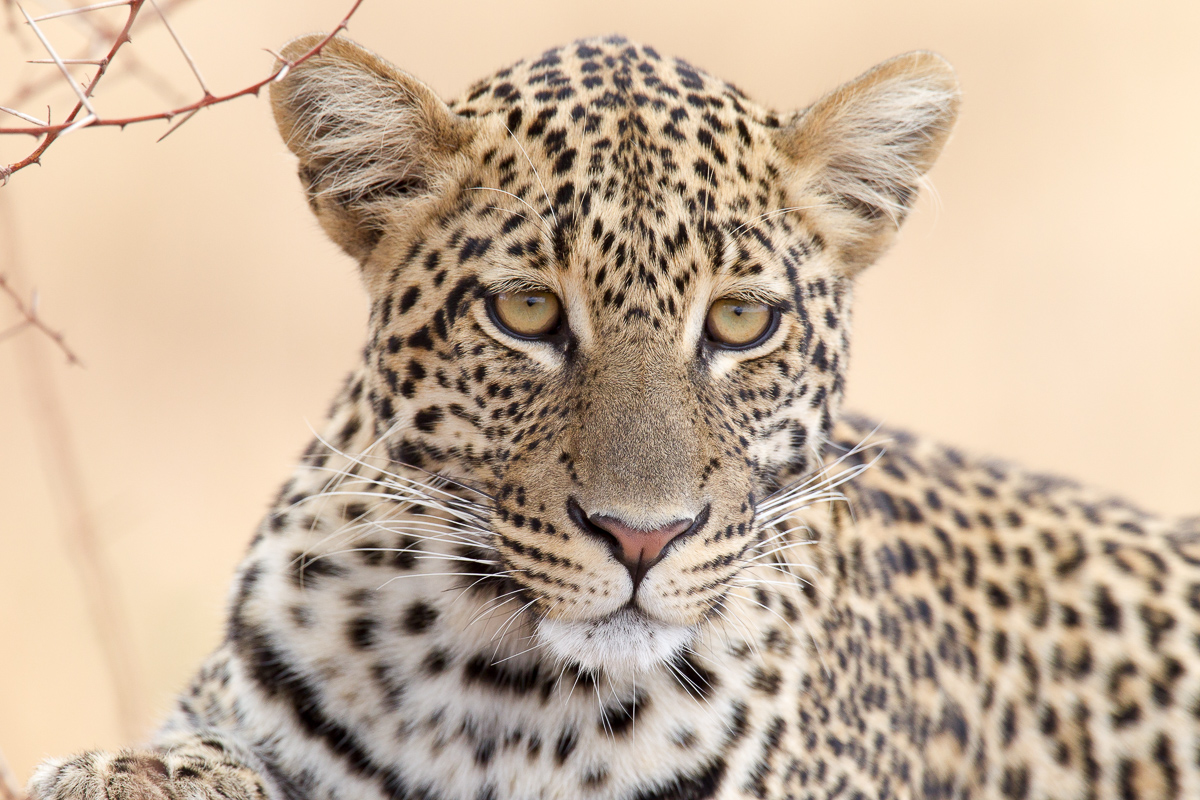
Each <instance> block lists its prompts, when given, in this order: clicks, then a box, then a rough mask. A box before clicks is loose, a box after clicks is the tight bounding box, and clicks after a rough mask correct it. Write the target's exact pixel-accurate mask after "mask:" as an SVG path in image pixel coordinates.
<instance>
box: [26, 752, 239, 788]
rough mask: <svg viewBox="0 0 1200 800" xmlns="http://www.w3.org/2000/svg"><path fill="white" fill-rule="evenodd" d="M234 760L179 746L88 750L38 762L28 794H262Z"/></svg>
mask: <svg viewBox="0 0 1200 800" xmlns="http://www.w3.org/2000/svg"><path fill="white" fill-rule="evenodd" d="M244 773H245V771H244V770H242V769H239V768H238V767H237V766H236V765H234V764H230V763H223V762H220V761H213V760H209V759H205V758H202V757H198V756H194V755H186V754H181V753H177V752H174V753H172V752H166V753H161V752H154V751H149V750H122V751H121V752H119V753H105V752H100V751H90V752H87V753H83V754H82V755H79V756H76V757H74V758H68V759H54V760H51V761H47V762H45V763H44V764H42V765H41V766H40V767H38V769H37V771H36V772H34V774H33V778H32V780H30V782H29V800H261V798H262V797H263V792H262V791H261V787H259V786H258V785H257V783H256V782H255V783H253V784H252V785H249V786H248V785H247V782H246V780H245V778H246V775H245V774H244Z"/></svg>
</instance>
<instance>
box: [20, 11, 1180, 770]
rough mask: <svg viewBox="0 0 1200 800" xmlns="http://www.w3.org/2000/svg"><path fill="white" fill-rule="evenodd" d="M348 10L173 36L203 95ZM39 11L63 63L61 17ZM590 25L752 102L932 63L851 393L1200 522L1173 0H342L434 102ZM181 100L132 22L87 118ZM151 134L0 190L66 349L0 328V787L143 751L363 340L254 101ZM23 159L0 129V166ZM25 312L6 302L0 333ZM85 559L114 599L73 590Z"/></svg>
mask: <svg viewBox="0 0 1200 800" xmlns="http://www.w3.org/2000/svg"><path fill="white" fill-rule="evenodd" d="M349 5H350V3H349V1H348V0H346V2H335V0H320V1H319V2H317V1H315V0H314V1H312V2H310V1H308V0H286V2H284V0H258V2H254V3H247V2H244V1H243V0H192V1H191V2H184V3H177V4H176V5H175V6H174V7H172V8H171V10H170V18H171V21H172V23H173V25H174V28H175V30H176V32H177V33H178V34H179V36H180V38H181V39H182V40H183V41H184V42H185V44H186V45H187V47H188V49H189V51H190V52H191V54H192V56H193V57H194V59H195V61H196V63H197V64H198V65H199V66H200V68H201V69H202V70H203V73H204V78H205V80H206V81H207V83H208V84H209V86H210V87H211V88H212V90H213V91H214V93H223V92H228V91H231V90H234V89H238V88H241V87H242V86H245V85H247V84H250V83H252V82H254V81H256V80H258V79H260V78H263V77H265V76H266V75H267V74H269V70H270V67H271V63H272V57H271V56H270V55H268V54H266V53H264V52H263V50H262V48H264V47H271V48H276V49H277V48H278V47H280V46H281V45H282V44H283V43H284V42H285V41H287V40H288V39H289V38H291V37H293V36H295V35H298V34H300V33H305V32H309V31H313V30H328V29H329V28H331V27H332V26H333V25H335V24H336V23H337V21H338V20H339V19H340V18H341V17H342V16H343V14H344V13H345V12H346V10H347V9H348V7H349ZM3 6H4V8H3V13H4V14H6V15H7V17H6V19H7V21H8V25H7V27H5V28H4V29H2V30H0V104H4V105H7V102H6V100H8V99H9V98H11V97H12V96H13V93H14V92H16V91H17V90H18V89H19V88H20V87H22V86H26V85H28V84H29V82H30V81H31V80H37V79H39V78H38V76H45V75H46V74H47V73H46V71H47V70H54V67H53V66H45V65H24V64H23V62H24V60H25V59H27V58H39V57H43V56H42V55H41V54H40V53H39V52H38V51H37V49H36V45H37V42H36V40H35V39H33V37H31V36H30V35H29V32H28V30H27V29H22V27H23V26H21V25H19V24H17V23H16V19H19V17H17V16H15V14H14V7H15V4H14V3H12V2H11V0H4V3H3ZM28 7H29V8H30V10H31V11H32V12H35V13H36V12H38V11H40V12H43V13H44V12H47V11H54V10H58V9H61V8H65V7H67V4H66V3H65V2H61V0H60V2H52V0H45V2H43V3H41V4H38V3H37V2H34V0H30V2H29V3H28ZM103 13H105V14H109V15H110V16H108V17H105V18H104V19H106V20H108V21H109V23H110V24H112V25H113V26H115V27H118V28H119V25H120V23H121V21H122V20H123V19H124V14H125V12H124V10H122V9H116V10H113V11H107V12H103ZM44 25H45V29H46V30H47V32H48V33H51V34H52V35H53V36H55V37H62V38H61V39H57V38H56V39H55V41H56V42H57V41H61V42H63V45H62V47H63V50H64V55H66V54H67V53H66V52H65V51H70V50H71V49H72V46H71V45H70V44H69V43H70V42H71V41H72V40H71V39H70V37H71V36H77V35H78V33H79V31H80V30H81V29H80V28H79V27H78V25H77V23H76V22H73V21H71V19H70V18H68V19H66V20H58V21H56V22H53V23H52V22H51V21H47V22H46V23H44ZM52 25H57V26H58V27H52ZM613 31H616V32H622V33H624V34H625V35H627V36H629V37H631V38H635V39H640V40H642V41H646V42H648V43H652V44H654V45H655V46H656V47H657V48H658V49H659V50H660V51H661V52H662V53H664V54H672V55H679V56H682V57H684V58H686V59H688V60H689V61H691V62H693V63H694V64H696V65H698V66H701V67H703V68H705V69H707V70H708V71H709V72H711V73H713V74H715V75H717V76H720V77H723V78H725V79H727V80H730V81H732V82H733V83H735V84H737V85H738V86H739V87H740V88H742V89H743V90H744V91H746V92H747V93H749V94H750V95H751V96H753V97H755V98H757V99H758V100H760V101H762V102H764V103H765V104H767V105H770V106H773V107H776V108H779V109H792V108H798V107H801V106H803V105H806V104H807V103H809V102H811V101H813V100H814V99H816V98H817V97H818V96H819V95H820V94H821V93H822V92H824V91H826V90H828V89H830V88H832V87H834V86H835V85H837V84H838V83H840V82H842V81H844V80H847V79H849V78H851V77H853V76H855V75H856V74H858V73H859V72H861V71H863V70H865V69H866V68H868V67H870V66H871V65H873V64H875V63H876V62H878V61H880V60H882V59H885V58H887V57H889V56H892V55H895V54H897V53H900V52H903V51H906V50H912V49H917V48H924V49H933V50H937V51H939V52H941V53H943V54H944V55H945V56H947V57H948V58H949V59H950V61H951V62H952V63H954V64H955V65H956V66H957V68H958V70H959V74H960V77H961V80H962V85H963V90H964V94H965V102H964V104H963V108H962V117H961V120H960V122H959V125H958V128H957V131H956V133H955V134H954V137H953V138H952V139H951V141H950V143H949V145H948V147H947V148H946V151H945V153H944V155H943V157H942V160H941V162H940V163H939V164H938V166H937V167H936V168H935V169H934V171H933V173H932V175H931V178H932V182H933V185H934V187H935V188H936V193H935V194H936V196H934V195H929V194H927V195H926V196H924V197H923V198H922V199H921V201H920V204H919V207H918V210H917V211H916V213H915V214H914V215H913V216H912V218H911V219H910V221H909V223H908V225H907V228H906V231H905V232H904V234H903V235H902V237H901V238H900V241H899V243H898V244H897V246H896V247H895V248H894V250H893V251H892V252H891V253H890V254H889V255H888V256H886V257H885V258H884V259H883V260H882V261H881V262H880V263H879V264H877V265H876V266H875V267H873V268H872V269H871V270H869V271H868V272H867V273H866V274H865V275H864V277H863V278H862V280H861V282H860V290H859V293H858V303H857V308H856V312H855V314H856V332H855V336H854V347H855V349H854V360H853V366H852V369H851V375H850V381H849V386H850V389H849V397H850V400H849V402H850V405H851V406H852V407H855V408H858V409H861V410H864V411H867V412H869V413H871V414H873V415H875V416H877V417H879V418H881V419H883V420H885V421H886V422H888V423H890V424H894V425H902V426H908V427H911V428H915V429H917V430H920V431H923V432H926V433H929V434H932V435H934V436H936V437H937V438H939V439H942V440H945V441H948V442H952V443H955V444H959V445H962V446H965V447H968V448H971V449H974V450H976V451H984V452H988V453H991V454H994V455H998V456H1001V457H1003V458H1006V459H1012V460H1018V461H1021V462H1024V463H1026V464H1028V465H1030V466H1033V467H1036V468H1038V469H1042V470H1047V471H1052V472H1058V473H1064V474H1068V475H1071V476H1075V477H1077V478H1080V479H1083V480H1085V481H1087V482H1090V483H1094V484H1098V485H1100V486H1102V487H1106V488H1108V489H1111V490H1114V491H1116V492H1119V493H1121V494H1123V495H1125V496H1126V497H1128V498H1129V499H1131V500H1133V501H1134V502H1136V503H1139V504H1141V505H1144V506H1146V507H1148V508H1150V509H1155V510H1159V511H1162V512H1167V513H1173V514H1185V513H1192V514H1194V513H1200V490H1198V489H1197V487H1198V486H1200V460H1197V457H1196V454H1197V453H1200V416H1198V415H1197V414H1196V411H1197V409H1200V252H1198V248H1200V244H1198V242H1200V238H1198V237H1197V235H1196V231H1197V224H1198V218H1200V193H1198V192H1197V190H1196V187H1197V186H1200V136H1198V135H1197V130H1198V128H1200V91H1197V86H1198V85H1200V4H1196V3H1193V2H1182V1H1181V2H1175V3H1154V2H1144V3H1138V4H1136V7H1135V4H1132V3H1118V2H1104V1H1103V0H1076V1H1075V2H1045V0H1035V1H1033V2H1004V3H999V2H978V3H962V2H957V1H952V0H947V1H946V2H933V1H926V0H920V1H917V0H910V1H909V2H905V3H895V2H882V1H881V2H853V1H846V0H840V1H839V2H836V3H834V2H832V1H828V2H822V3H815V2H802V1H801V0H791V1H790V2H777V3H771V2H758V1H757V0H739V2H736V3H732V2H700V1H698V0H687V2H676V3H666V2H664V3H656V2H647V0H606V2H604V3H587V4H584V3H564V2H561V0H539V1H537V2H534V1H533V0H530V1H528V2H526V1H524V0H509V2H505V3H482V2H481V3H467V2H447V1H445V0H443V1H442V2H438V3H428V2H423V3H415V2H412V3H409V2H395V1H394V0H367V2H366V3H365V4H364V5H363V6H362V8H361V9H360V10H359V11H358V13H357V14H356V15H355V17H354V18H353V20H352V21H351V24H350V35H351V36H352V37H353V38H355V39H357V40H358V41H360V42H362V43H363V44H365V45H367V46H368V47H370V48H372V49H374V50H376V51H378V52H379V53H381V54H382V55H384V56H385V57H387V58H389V59H391V60H392V61H394V62H395V63H396V64H397V65H399V66H401V67H403V68H404V69H406V70H408V71H410V72H412V73H414V74H415V75H417V76H418V77H420V78H422V79H424V80H425V81H427V82H428V83H430V84H431V85H432V86H433V87H434V88H435V89H436V90H437V91H438V92H440V93H441V94H442V95H443V96H445V97H448V98H449V97H452V96H455V95H457V94H458V93H459V92H461V91H462V90H463V89H465V88H466V87H467V85H468V84H469V83H470V82H471V81H473V80H474V79H476V78H479V77H482V76H484V75H485V74H487V73H490V72H492V71H494V70H495V69H497V68H499V67H501V66H503V65H505V64H507V63H509V62H511V61H514V60H516V59H518V58H520V57H523V56H526V55H532V54H536V53H538V52H540V51H541V50H543V49H545V48H547V47H549V46H551V45H556V44H560V43H563V42H566V41H569V40H571V39H575V38H578V37H581V36H586V35H593V34H599V33H608V32H613ZM78 41H82V40H78ZM125 56H134V57H136V63H135V62H134V61H131V62H130V64H131V68H130V69H127V70H126V71H124V72H122V67H121V64H122V61H121V59H122V58H123V57H125ZM79 74H81V75H89V74H90V72H88V70H86V69H84V70H83V71H82V72H79ZM50 80H51V82H53V80H54V79H53V76H52V75H51V78H50ZM59 83H60V84H61V85H60V86H59V87H58V88H57V89H56V90H55V91H53V92H51V93H49V94H47V95H39V96H38V98H37V99H35V100H31V101H30V103H28V104H27V105H26V106H23V107H22V110H23V111H25V112H26V113H29V114H33V115H35V116H39V117H43V115H44V106H45V103H46V102H47V100H46V98H50V101H51V105H52V106H53V109H54V112H53V113H54V119H55V120H58V119H61V118H62V117H63V115H64V114H65V112H66V110H68V109H69V108H70V102H69V99H70V97H71V95H70V93H69V90H68V89H66V88H65V83H63V82H62V81H61V79H60V81H59ZM197 97H199V90H198V88H197V85H196V83H195V79H194V78H193V77H192V76H191V73H190V72H189V70H188V67H187V64H186V62H185V61H184V60H183V58H182V57H181V56H180V54H179V51H178V50H177V49H176V48H175V46H174V44H172V42H171V40H170V38H169V36H168V34H167V33H166V31H165V30H163V29H162V27H161V25H157V24H155V20H154V15H153V13H152V12H150V10H149V8H148V7H147V9H146V10H145V11H144V12H143V14H142V18H141V19H140V21H139V27H137V28H135V29H134V33H133V44H132V45H130V46H127V47H126V48H125V49H124V50H122V51H121V54H120V55H118V57H117V62H116V65H115V66H114V67H113V71H112V73H111V75H109V76H107V77H106V78H105V80H104V82H102V83H101V85H100V90H99V91H98V93H97V96H96V100H95V104H96V106H97V109H98V110H99V111H100V112H101V113H102V114H103V115H108V116H112V115H123V114H133V113H139V112H147V111H158V110H162V109H165V108H169V107H174V106H178V105H180V104H182V103H184V102H187V101H189V100H194V99H196V98H197ZM43 118H44V117H43ZM12 124H23V123H21V122H20V120H16V119H13V118H6V119H4V120H3V121H0V125H12ZM166 127H167V126H166V125H165V124H163V123H154V124H148V125H140V126H133V127H130V128H128V129H127V130H125V131H124V132H120V131H118V130H116V129H104V130H100V129H96V130H84V131H79V132H76V133H73V134H71V135H69V136H67V137H65V138H63V139H62V140H60V141H59V142H57V143H55V144H54V145H53V146H52V147H51V148H50V149H49V150H48V151H47V152H46V154H45V157H44V158H43V165H42V166H41V167H31V168H29V169H26V170H24V171H22V172H18V173H17V174H15V175H14V176H13V177H12V179H11V180H10V182H9V184H8V185H7V186H5V187H3V188H0V259H2V260H0V273H2V274H4V275H5V276H7V278H8V280H9V282H10V283H11V284H12V285H14V286H15V287H17V288H18V289H19V290H20V291H21V292H22V293H23V294H25V295H26V296H27V294H28V292H29V291H30V290H31V289H34V288H36V289H37V290H38V292H39V296H40V306H39V313H40V314H41V316H42V317H43V318H44V320H45V321H46V322H47V323H48V324H49V325H50V326H52V327H54V328H56V329H60V330H62V331H64V332H65V335H66V341H67V343H68V345H69V346H70V347H71V348H72V349H73V350H74V351H75V352H77V353H78V355H79V357H80V358H81V359H82V360H83V362H84V364H85V367H83V368H79V367H73V366H68V365H67V364H66V363H65V358H64V356H63V354H62V352H61V351H59V350H58V349H57V348H56V347H55V345H54V344H53V343H52V342H50V341H49V340H48V339H47V338H46V337H44V336H42V335H40V334H39V333H37V332H34V331H25V332H23V333H21V334H20V335H19V336H13V337H10V338H8V339H5V340H3V341H0V456H2V457H0V751H2V752H3V753H4V754H5V756H6V757H7V759H8V761H9V762H10V764H11V767H12V770H13V772H14V773H15V774H16V776H17V777H18V779H19V780H20V781H21V782H24V781H25V780H26V779H27V778H28V776H29V773H30V771H31V770H32V768H33V765H34V764H35V763H36V762H37V761H38V760H39V759H41V758H43V757H45V756H47V755H51V754H58V755H63V754H66V753H68V752H71V751H76V750H80V749H83V748H88V747H96V746H101V747H113V746H117V745H120V744H122V743H127V742H131V741H133V740H135V739H137V738H140V737H143V736H145V735H146V734H148V733H149V731H150V730H152V727H153V724H154V722H155V720H156V719H157V718H159V717H160V716H161V714H162V713H163V711H164V709H166V708H167V707H168V705H169V703H170V698H171V696H172V694H173V693H174V692H175V691H176V690H177V689H179V688H180V686H181V685H182V684H183V683H184V682H185V681H186V680H187V679H188V677H189V675H190V673H191V672H192V670H193V669H194V668H195V667H196V665H197V664H198V662H199V661H200V659H201V658H202V657H203V656H204V655H205V653H206V652H207V651H209V650H210V649H211V648H213V647H214V646H215V645H216V644H217V642H218V640H219V638H220V636H221V624H222V615H223V608H224V602H225V593H226V584H227V582H228V580H229V578H230V575H231V572H232V570H233V568H234V565H235V564H236V562H237V561H238V559H239V557H240V555H241V553H242V551H243V549H244V547H245V545H246V543H247V542H248V540H249V538H250V535H251V532H252V530H253V529H254V527H255V525H256V524H257V522H258V519H259V516H260V514H261V513H262V511H263V510H264V508H265V506H266V504H267V502H268V501H269V499H270V498H271V497H272V496H273V493H274V492H275V490H276V487H277V486H278V484H279V483H280V482H281V481H282V480H283V479H284V478H285V476H286V475H287V473H288V471H289V469H290V467H291V465H292V463H293V462H294V460H295V458H296V456H297V455H298V453H299V452H300V450H301V449H302V447H303V446H304V444H305V442H306V440H307V439H308V438H309V435H310V426H314V427H315V426H318V425H319V424H320V421H321V418H322V415H323V413H324V409H325V408H326V404H327V402H328V400H329V399H330V398H331V397H332V394H333V392H334V390H335V388H336V387H337V386H338V383H339V381H340V380H341V378H342V376H343V375H344V374H345V372H346V371H347V370H348V369H349V368H350V366H351V365H352V363H353V362H354V360H355V358H356V351H357V349H358V347H359V346H360V343H361V340H362V336H363V329H364V319H365V303H364V295H363V293H362V291H361V290H360V288H359V286H358V282H357V275H356V270H355V265H354V264H352V263H351V262H350V261H349V260H348V259H347V258H346V257H344V256H342V255H341V254H340V252H339V251H337V250H336V249H335V248H334V246H333V245H331V244H329V243H328V242H326V241H325V239H324V238H323V237H322V235H321V233H320V231H319V229H318V228H317V225H316V223H315V222H314V221H313V220H312V218H311V217H310V215H309V212H308V210H307V208H306V205H305V203H304V200H303V198H302V196H301V192H300V189H299V185H298V182H297V179H296V177H295V173H294V165H293V162H292V158H291V156H290V155H289V154H288V153H287V152H286V150H285V148H284V147H283V146H282V144H281V143H280V142H279V141H278V139H277V136H276V133H275V129H274V125H273V123H272V121H271V116H270V110H269V108H268V105H267V103H266V102H265V100H262V99H260V100H255V99H253V98H243V99H240V100H237V101H234V102H232V103H229V104H225V105H221V106H217V107H214V108H211V109H208V110H206V111H203V112H201V113H200V114H198V115H197V116H196V117H195V118H194V119H192V120H191V121H189V122H188V123H187V124H186V125H184V126H183V127H182V128H180V129H179V130H178V131H177V132H175V133H173V134H172V135H171V136H170V137H169V138H167V139H166V140H165V141H163V142H162V143H161V144H155V143H154V142H155V139H156V138H157V137H158V136H159V135H161V134H162V132H163V131H165V130H166ZM33 145H34V140H32V139H30V138H28V137H13V136H4V137H0V163H11V162H13V161H16V160H18V159H20V158H23V157H24V156H26V155H27V154H28V153H29V152H30V150H31V149H32V147H33ZM19 321H20V318H19V317H18V316H17V314H16V312H15V311H14V308H13V305H12V303H11V302H9V298H7V297H4V296H0V331H2V330H3V329H4V328H5V327H7V326H8V325H9V324H13V323H16V322H19ZM89 532H90V534H89ZM97 574H100V575H108V576H109V577H110V580H111V581H112V582H113V583H114V585H115V586H116V593H115V595H114V597H113V599H112V606H113V608H112V609H109V610H105V609H104V608H100V609H97V608H95V607H94V604H93V603H92V601H90V600H89V592H88V588H87V587H88V585H89V581H93V580H95V579H96V578H95V576H96V575H97ZM97 615H99V616H100V617H101V618H104V617H105V616H106V615H108V616H113V615H115V616H117V618H119V619H125V620H126V623H125V627H124V630H125V631H126V632H125V633H122V626H121V625H120V624H116V625H114V624H113V623H111V622H110V623H104V622H103V621H102V622H101V625H100V627H99V628H98V627H97V622H96V620H97ZM105 646H108V647H109V648H110V649H111V648H114V647H115V648H116V649H117V650H118V651H119V656H120V657H121V658H124V659H125V662H126V663H125V666H124V667H122V674H123V675H125V676H126V677H125V678H124V681H125V689H124V694H123V695H121V694H119V693H118V692H116V691H115V690H114V686H113V681H112V680H111V678H110V675H109V672H108V670H107V669H106V667H105V660H104V658H103V653H104V650H103V648H104V647H105ZM122 698H123V699H122Z"/></svg>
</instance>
